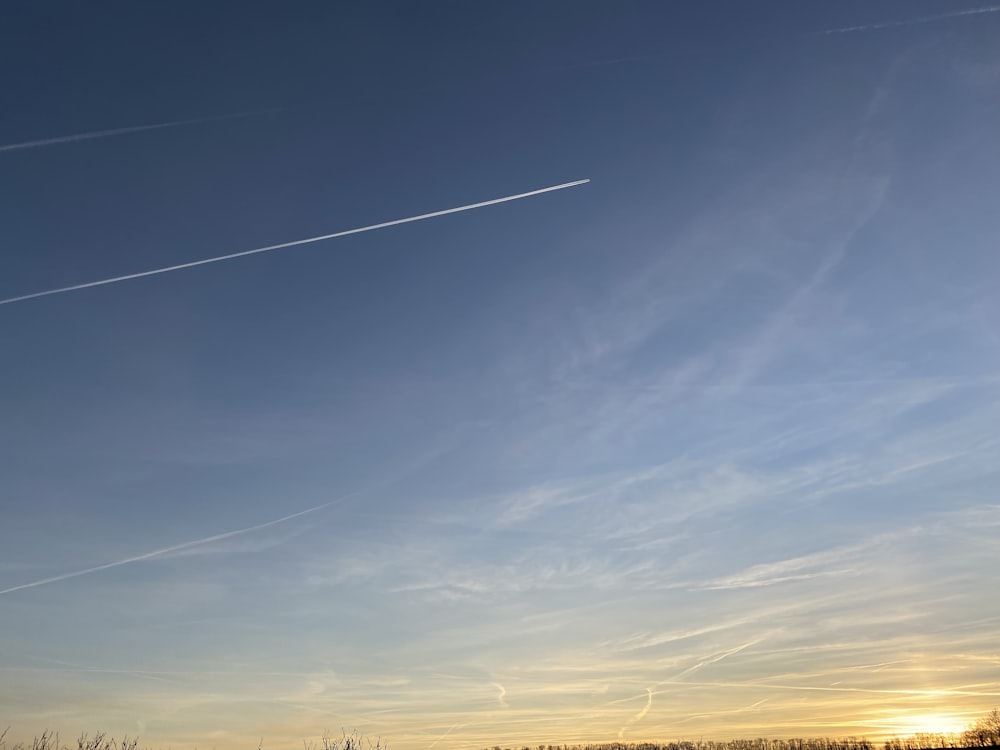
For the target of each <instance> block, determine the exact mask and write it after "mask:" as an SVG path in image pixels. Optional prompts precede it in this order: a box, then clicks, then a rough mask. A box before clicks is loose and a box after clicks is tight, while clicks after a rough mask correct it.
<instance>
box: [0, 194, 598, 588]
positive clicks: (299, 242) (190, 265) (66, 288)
mask: <svg viewBox="0 0 1000 750" xmlns="http://www.w3.org/2000/svg"><path fill="white" fill-rule="evenodd" d="M588 182H590V180H589V179H587V180H576V181H575V182H564V183H563V184H561V185H553V186H551V187H545V188H540V189H538V190H530V191H528V192H527V193H518V194H517V195H508V196H505V197H503V198H493V199H492V200H488V201H482V202H481V203H470V204H468V205H466V206H458V207H457V208H446V209H444V210H443V211H432V212H431V213H429V214H420V215H419V216H408V217H407V218H405V219H393V220H392V221H383V222H382V223H381V224H371V225H369V226H366V227H358V228H357V229H345V230H344V231H341V232H333V233H332V234H323V235H320V236H319V237H309V238H307V239H304V240H294V241H292V242H282V243H280V244H278V245H267V246H266V247H257V248H254V249H253V250H243V251H241V252H238V253H230V254H229V255H219V256H217V257H215V258H205V259H204V260H194V261H191V262H190V263H179V264H178V265H176V266H166V267H164V268H155V269H153V270H152V271H142V272H140V273H130V274H127V275H125V276H115V277H114V278H110V279H101V280H100V281H90V282H87V283H86V284H74V285H73V286H64V287H60V288H59V289H48V290H46V291H44V292H34V293H32V294H22V295H21V296H20V297H11V298H9V299H3V300H0V305H10V304H12V303H14V302H23V301H25V300H29V299H34V298H35V297H47V296H49V295H50V294H62V293H63V292H72V291H76V290H77V289H88V288H90V287H92V286H104V285H105V284H116V283H118V282H119V281H130V280H131V279H140V278H142V277H143V276H153V275H155V274H158V273H169V272H170V271H179V270H181V269H182V268H193V267H194V266H203V265H205V264H207V263H218V262H219V261H223V260H232V259H233V258H241V257H243V256H244V255H255V254H257V253H267V252H270V251H272V250H281V249H283V248H286V247H295V246H296V245H308V244H310V243H313V242H322V241H323V240H332V239H334V238H335V237H345V236H347V235H349V234H360V233H361V232H371V231H374V230H376V229H385V228H386V227H393V226H396V225H397V224H409V223H410V222H413V221H423V220H424V219H433V218H434V217H436V216H445V215H447V214H456V213H459V212H460V211H471V210H473V209H476V208H483V207H484V206H494V205H496V204H497V203H507V202H508V201H516V200H520V199H521V198H529V197H531V196H533V195H541V194H542V193H551V192H552V191H553V190H564V189H566V188H570V187H576V186H577V185H583V184H585V183H588ZM0 593H2V592H0Z"/></svg>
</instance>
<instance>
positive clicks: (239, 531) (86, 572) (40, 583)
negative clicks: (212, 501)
mask: <svg viewBox="0 0 1000 750" xmlns="http://www.w3.org/2000/svg"><path fill="white" fill-rule="evenodd" d="M342 500H344V498H338V499H337V500H331V501H330V502H328V503H323V504H322V505H317V506H316V507H314V508H307V509H306V510H300V511H299V512H297V513H292V514H290V515H287V516H282V517H281V518H276V519H274V520H273V521H266V522H265V523H259V524H257V525H256V526H248V527H247V528H245V529H236V530H235V531H226V532H224V533H222V534H215V535H214V536H207V537H205V538H204V539H195V540H194V541H191V542H182V543H181V544H175V545H172V546H170V547H162V548H160V549H156V550H153V551H152V552H146V553H144V554H141V555H136V556H135V557H126V558H125V559H124V560H115V561H114V562H109V563H104V564H103V565H96V566H94V567H93V568H84V569H83V570H75V571H73V572H72V573H63V574H62V575H57V576H52V577H51V578H42V579H41V580H38V581H32V582H31V583H22V584H20V585H19V586H11V587H10V588H8V589H0V595H3V594H10V593H13V592H14V591H21V590H22V589H33V588H35V587H36V586H44V585H45V584H47V583H56V582H57V581H65V580H66V579H68V578H76V577H78V576H85V575H89V574H90V573H97V572H98V571H101V570H108V569H109V568H117V567H120V566H122V565H128V564H130V563H134V562H141V561H142V560H151V559H152V558H154V557H160V556H161V555H166V554H169V553H171V552H177V551H178V550H182V549H187V548H188V547H196V546H198V545H200V544H209V543H211V542H218V541H221V540H222V539H229V538H230V537H234V536H239V535H240V534H249V533H250V532H251V531H259V530H261V529H266V528H268V527H269V526H274V525H276V524H279V523H284V522H285V521H291V520H292V519H293V518H299V517H301V516H304V515H306V514H308V513H315V512H316V511H318V510H323V509H324V508H329V507H330V506H331V505H333V504H335V503H338V502H341V501H342Z"/></svg>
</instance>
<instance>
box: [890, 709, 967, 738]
mask: <svg viewBox="0 0 1000 750" xmlns="http://www.w3.org/2000/svg"><path fill="white" fill-rule="evenodd" d="M967 724H968V717H963V716H957V715H955V714H946V713H919V714H911V715H909V716H896V717H893V719H891V720H890V721H889V722H887V725H891V726H892V728H893V729H894V730H895V731H897V732H898V733H899V734H900V735H911V734H957V733H959V732H961V731H963V730H964V729H965V728H966V725H967Z"/></svg>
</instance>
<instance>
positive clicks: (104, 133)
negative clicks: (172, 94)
mask: <svg viewBox="0 0 1000 750" xmlns="http://www.w3.org/2000/svg"><path fill="white" fill-rule="evenodd" d="M280 109H281V108H280V107H272V108H271V109H255V110H252V111H250V112H237V113H235V114H231V115H215V116H213V117H195V118H193V119H190V120H171V121H170V122H159V123H156V124H154V125H133V126H131V127H127V128H111V129H110V130H94V131H91V132H89V133H76V134H75V135H60V136H57V137H55V138H42V139H40V140H37V141H22V142H21V143H8V144H7V145H6V146H0V152H3V151H21V150H23V149H26V148H39V147H41V146H57V145H59V144H61V143H73V142H75V141H89V140H93V139H95V138H110V137H111V136H113V135H125V134H126V133H141V132H142V131H143V130H162V129H163V128H179V127H181V126H182V125H197V124H199V123H205V122H217V121H219V120H235V119H237V118H240V117H252V116H253V115H260V114H264V113H266V112H277V111H279V110H280Z"/></svg>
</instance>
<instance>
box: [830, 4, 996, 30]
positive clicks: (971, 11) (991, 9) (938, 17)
mask: <svg viewBox="0 0 1000 750" xmlns="http://www.w3.org/2000/svg"><path fill="white" fill-rule="evenodd" d="M997 11H1000V5H987V6H984V7H982V8H967V9H965V10H952V11H948V12H946V13H936V14H934V15H932V16H917V17H916V18H906V19H903V20H901V21H884V22H882V23H868V24H863V25H861V26H844V27H842V28H838V29H825V30H823V31H820V32H819V33H820V34H847V33H850V32H852V31H875V30H877V29H891V28H894V27H896V26H914V25H916V24H921V23H932V22H934V21H945V20H947V19H949V18H959V17H961V16H978V15H982V14H983V13H996V12H997Z"/></svg>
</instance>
